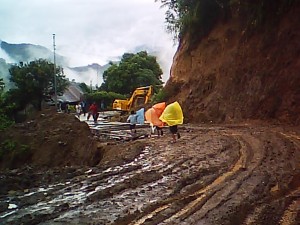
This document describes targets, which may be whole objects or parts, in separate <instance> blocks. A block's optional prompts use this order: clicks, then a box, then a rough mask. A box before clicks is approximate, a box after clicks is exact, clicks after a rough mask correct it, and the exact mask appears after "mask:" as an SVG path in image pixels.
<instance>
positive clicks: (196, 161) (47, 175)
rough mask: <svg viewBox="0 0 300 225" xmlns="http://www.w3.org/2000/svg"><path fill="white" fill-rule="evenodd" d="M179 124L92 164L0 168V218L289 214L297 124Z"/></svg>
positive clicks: (292, 211) (297, 206) (116, 219)
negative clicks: (175, 136) (173, 133)
mask: <svg viewBox="0 0 300 225" xmlns="http://www.w3.org/2000/svg"><path fill="white" fill-rule="evenodd" d="M180 132H181V138H180V139H179V140H178V141H177V142H176V143H171V137H170V134H169V132H168V130H166V131H165V135H164V136H163V137H160V138H158V137H151V138H147V139H143V140H137V141H133V142H130V143H124V144H115V145H111V146H110V148H111V149H112V150H111V151H114V154H111V155H107V156H105V155H104V157H103V160H102V162H101V163H100V164H99V165H98V166H96V167H64V168H59V169H51V170H47V171H35V170H34V169H33V168H30V167H27V168H23V169H16V170H11V171H10V172H9V173H7V172H6V173H2V174H0V175H1V180H2V183H3V182H4V183H5V184H6V185H10V186H12V187H13V188H10V189H9V190H8V191H7V192H5V191H2V193H1V198H0V201H1V203H0V224H43V225H50V224H51V225H53V224H55V225H56V224H57V225H60V224H95V225H96V224H103V225H104V224H105V225H123V224H124V225H125V224H130V225H140V224H143V225H154V224H161V225H167V224H169V225H175V224H178V225H179V224H180V225H192V224H194V225H218V224H228V225H229V224H230V225H234V224H243V225H257V224H261V225H266V224H270V225H273V224H280V225H297V224H299V221H300V128H299V127H287V126H276V125H258V124H253V123H252V124H239V125H211V126H208V125H197V126H196V125H186V126H182V127H180ZM17 177H18V180H17ZM26 182H27V183H28V184H27V186H26ZM12 183H13V184H15V185H13V184H12ZM24 183H25V184H24ZM17 184H18V185H19V186H17ZM18 187H19V188H18ZM26 187H28V188H26Z"/></svg>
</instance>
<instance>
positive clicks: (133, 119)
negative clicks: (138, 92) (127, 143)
mask: <svg viewBox="0 0 300 225" xmlns="http://www.w3.org/2000/svg"><path fill="white" fill-rule="evenodd" d="M127 122H129V123H130V125H129V129H130V131H131V133H132V134H133V133H136V127H135V126H136V124H137V115H136V114H135V112H134V111H131V113H130V115H129V117H128V119H127Z"/></svg>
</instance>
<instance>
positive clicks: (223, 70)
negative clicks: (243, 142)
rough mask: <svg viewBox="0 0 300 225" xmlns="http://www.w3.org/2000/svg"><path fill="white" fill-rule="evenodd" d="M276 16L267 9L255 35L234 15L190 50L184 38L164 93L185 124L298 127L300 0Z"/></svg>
mask: <svg viewBox="0 0 300 225" xmlns="http://www.w3.org/2000/svg"><path fill="white" fill-rule="evenodd" d="M276 2H277V1H274V2H273V3H270V5H271V6H272V4H274V5H276ZM253 4H254V3H253ZM279 11H280V9H278V8H274V9H273V8H271V7H270V9H269V11H267V15H266V16H265V18H264V19H265V22H264V25H263V26H262V27H260V28H257V29H255V30H249V29H246V27H245V26H244V25H243V23H245V18H243V16H244V17H245V15H242V16H241V15H240V14H239V13H238V12H237V11H232V16H231V18H230V19H228V20H227V22H224V21H222V22H220V23H219V24H218V25H217V26H216V27H215V28H214V29H213V30H212V31H211V33H210V34H209V35H208V36H207V37H206V38H204V39H202V40H201V41H199V43H198V45H197V46H196V47H194V48H193V49H191V48H190V43H189V42H188V41H187V39H186V38H184V39H183V40H182V41H181V43H180V45H179V48H178V51H177V53H176V55H175V57H174V61H173V65H172V69H171V78H170V80H169V81H168V82H167V85H166V90H167V91H168V92H169V94H170V96H171V97H170V101H173V100H178V101H180V103H181V104H182V106H183V109H184V114H185V116H186V117H187V119H188V120H189V121H192V122H208V121H213V122H224V121H225V122H237V121H242V120H245V119H261V120H267V121H270V120H276V121H280V122H284V123H293V124H300V104H299V102H300V88H299V87H300V76H299V71H300V61H299V60H300V57H299V55H300V42H299V39H300V29H299V20H300V4H299V1H298V2H297V1H294V5H293V7H292V8H291V9H290V10H289V11H287V12H286V13H282V14H280V13H279ZM279 14H280V16H279V17H278V15H279ZM254 22H255V21H254ZM256 22H257V21H256Z"/></svg>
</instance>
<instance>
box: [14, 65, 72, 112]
mask: <svg viewBox="0 0 300 225" xmlns="http://www.w3.org/2000/svg"><path fill="white" fill-rule="evenodd" d="M53 71H54V64H53V63H51V62H48V61H46V60H44V59H39V60H35V61H32V62H30V63H27V64H21V65H15V66H12V67H11V68H10V69H9V72H10V75H11V77H10V81H11V82H12V83H13V84H14V86H15V87H14V88H12V89H10V90H9V95H10V97H11V100H12V101H14V102H15V103H17V104H18V106H19V108H20V109H22V108H25V107H26V105H28V104H32V105H33V106H34V107H35V108H36V109H37V110H41V107H42V106H41V105H42V101H43V100H44V99H45V98H46V97H47V96H50V95H51V94H53V92H54V76H53ZM55 71H56V89H57V93H58V94H59V93H63V91H64V90H65V88H66V87H67V84H68V81H67V79H66V78H65V75H64V73H63V69H62V68H61V67H56V68H55Z"/></svg>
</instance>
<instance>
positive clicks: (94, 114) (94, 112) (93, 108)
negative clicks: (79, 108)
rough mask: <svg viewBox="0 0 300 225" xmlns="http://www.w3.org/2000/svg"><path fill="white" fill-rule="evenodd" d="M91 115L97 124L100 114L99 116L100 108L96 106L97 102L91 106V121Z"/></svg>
mask: <svg viewBox="0 0 300 225" xmlns="http://www.w3.org/2000/svg"><path fill="white" fill-rule="evenodd" d="M90 115H92V117H93V119H94V122H95V123H97V120H98V116H99V114H98V107H97V105H96V102H93V104H92V105H91V106H90V108H89V115H88V118H87V120H89V117H90Z"/></svg>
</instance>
